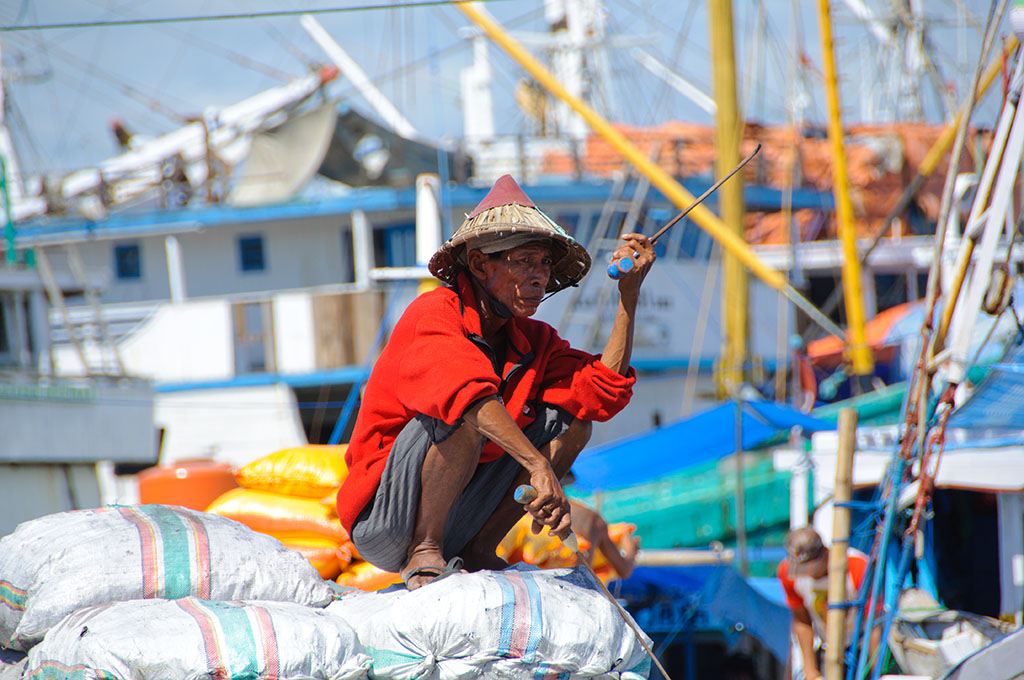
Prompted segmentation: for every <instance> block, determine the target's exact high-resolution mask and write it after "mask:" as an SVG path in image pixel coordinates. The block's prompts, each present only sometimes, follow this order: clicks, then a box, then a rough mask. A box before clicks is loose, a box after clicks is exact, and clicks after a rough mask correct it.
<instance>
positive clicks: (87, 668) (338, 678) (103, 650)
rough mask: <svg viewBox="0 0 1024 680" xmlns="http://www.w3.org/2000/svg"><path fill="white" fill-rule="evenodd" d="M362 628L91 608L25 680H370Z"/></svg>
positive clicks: (203, 607) (245, 607)
mask: <svg viewBox="0 0 1024 680" xmlns="http://www.w3.org/2000/svg"><path fill="white" fill-rule="evenodd" d="M369 666H370V657H369V656H367V655H366V654H365V653H363V649H362V647H361V646H360V644H359V639H358V638H357V637H356V634H355V632H354V631H353V630H352V628H351V627H350V626H349V625H348V624H346V623H345V622H344V621H342V620H341V619H339V618H337V617H334V616H330V615H328V614H326V613H325V612H324V610H323V609H314V608H312V607H305V606H303V605H298V604H291V603H288V602H262V601H250V602H223V601H216V600H200V599H198V598H194V597H186V598H182V599H178V600H131V601H128V602H112V603H109V604H104V605H99V606H96V607H86V608H84V609H79V610H78V611H76V612H74V613H72V614H70V615H68V616H67V617H65V618H64V619H63V620H62V621H61V622H60V623H58V624H57V625H56V626H54V627H53V628H52V629H50V632H49V633H47V634H46V637H45V638H44V639H43V641H42V642H40V643H39V644H38V645H36V646H35V647H33V648H32V649H31V651H29V654H28V663H27V665H26V670H25V674H24V675H23V676H22V678H23V680H72V679H73V680H165V679H166V678H183V679H184V678H222V679H225V680H229V679H238V680H263V679H266V680H288V679H289V678H304V679H305V678H324V679H330V680H348V679H350V678H365V677H366V674H367V671H368V669H369Z"/></svg>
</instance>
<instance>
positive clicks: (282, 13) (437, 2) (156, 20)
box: [0, 0, 508, 33]
mask: <svg viewBox="0 0 1024 680" xmlns="http://www.w3.org/2000/svg"><path fill="white" fill-rule="evenodd" d="M473 1H479V2H487V3H493V2H507V1H508V0H420V1H418V2H406V3H396V4H385V5H355V6H353V7H324V8H321V9H316V8H306V9H282V10H274V11H268V12H240V13H237V14H205V15H191V16H179V17H152V18H149V19H109V20H105V21H75V22H68V23H55V24H29V25H25V26H15V25H7V26H0V33H14V32H20V31H49V30H54V29H66V28H110V27H114V26H149V25H154V24H176V23H189V22H200V21H230V20H235V19H269V18H275V17H294V16H302V15H303V14H341V13H349V12H364V11H370V10H389V9H401V8H412V7H438V6H443V5H451V4H453V3H454V4H460V3H463V2H473Z"/></svg>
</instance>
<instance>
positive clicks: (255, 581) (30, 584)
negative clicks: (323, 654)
mask: <svg viewBox="0 0 1024 680" xmlns="http://www.w3.org/2000/svg"><path fill="white" fill-rule="evenodd" d="M187 596H194V597H199V598H203V599H210V600H279V601H286V602H297V603H299V604H304V605H311V606H324V605H326V604H327V603H328V602H330V601H331V600H332V599H333V594H332V590H331V587H330V585H328V583H327V582H326V581H324V580H323V579H322V578H321V577H320V575H319V574H318V573H317V571H316V569H315V568H314V567H313V565H311V564H310V563H309V561H307V560H306V559H305V558H303V557H302V555H300V554H299V553H297V552H294V551H291V550H288V549H286V548H285V547H284V546H283V545H281V543H280V541H278V540H277V539H275V538H272V537H270V536H267V535H265V534H260V533H257V532H255V531H252V530H251V529H249V528H248V527H246V526H245V525H243V524H240V523H238V522H235V521H232V520H229V519H225V518H223V517H218V516H217V515H212V514H208V513H205V512H197V511H195V510H188V509H186V508H180V507H176V506H168V505H138V506H123V507H109V508H100V509H96V510H78V511H72V512H63V513H57V514H54V515H48V516H46V517H42V518H40V519H36V520H31V521H29V522H25V523H23V524H20V525H19V526H18V527H17V529H15V531H14V533H12V534H9V535H8V536H5V537H4V538H3V539H2V540H0V646H2V647H9V648H13V649H21V650H24V651H28V649H30V648H31V647H32V645H34V644H36V643H37V642H39V640H41V639H42V638H43V635H45V634H46V631H47V630H48V629H49V628H50V627H51V626H53V625H55V624H56V623H57V622H58V621H60V620H61V619H62V618H64V617H65V616H67V615H68V614H70V613H71V612H73V611H74V610H76V609H79V608H81V607H87V606H91V605H97V604H105V603H107V602H115V601H122V600H138V599H150V598H166V599H174V598H179V597H187Z"/></svg>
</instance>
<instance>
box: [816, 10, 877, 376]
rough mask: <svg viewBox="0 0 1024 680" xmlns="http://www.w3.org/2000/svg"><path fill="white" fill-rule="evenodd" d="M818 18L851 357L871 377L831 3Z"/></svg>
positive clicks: (858, 373)
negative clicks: (833, 46) (834, 50)
mask: <svg viewBox="0 0 1024 680" xmlns="http://www.w3.org/2000/svg"><path fill="white" fill-rule="evenodd" d="M818 19H819V22H820V25H821V54H822V64H823V67H824V71H825V94H826V100H827V101H828V113H829V116H828V136H829V140H830V141H831V143H832V168H833V173H832V179H833V187H832V190H833V192H834V193H835V197H836V218H837V219H838V221H839V239H840V242H841V244H842V247H843V267H842V273H843V297H844V299H845V302H846V321H847V324H848V325H849V334H848V336H847V337H848V343H847V344H848V353H849V354H848V356H849V359H850V362H851V368H852V370H853V374H854V375H856V376H866V375H871V373H872V372H873V371H874V368H875V362H874V359H873V358H872V356H871V347H870V346H869V345H868V342H867V333H866V332H865V330H864V293H863V291H862V290H861V268H860V260H859V259H858V257H857V230H856V225H855V224H854V221H853V203H852V202H851V201H850V180H849V178H848V177H847V171H846V151H845V149H844V148H843V124H842V122H841V120H840V112H839V88H838V85H837V83H836V64H835V56H834V53H833V49H832V19H831V16H830V14H829V9H828V0H819V2H818Z"/></svg>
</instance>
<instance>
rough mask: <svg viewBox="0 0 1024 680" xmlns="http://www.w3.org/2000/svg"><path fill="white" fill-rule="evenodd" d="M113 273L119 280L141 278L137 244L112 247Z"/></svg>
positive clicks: (140, 263)
mask: <svg viewBox="0 0 1024 680" xmlns="http://www.w3.org/2000/svg"><path fill="white" fill-rule="evenodd" d="M114 271H115V272H117V278H119V279H139V278H142V262H141V259H140V257H139V244H138V243H123V244H121V245H117V246H114Z"/></svg>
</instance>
